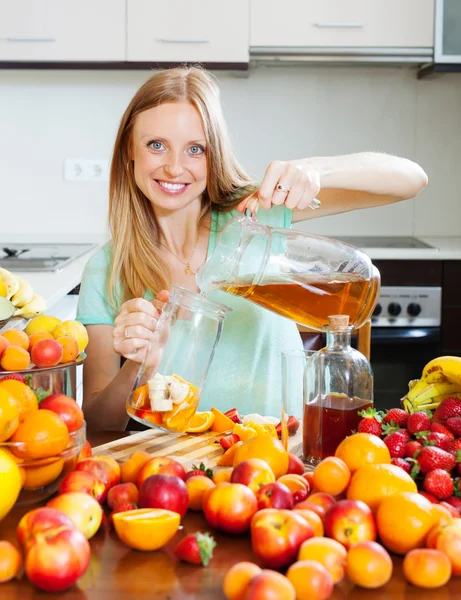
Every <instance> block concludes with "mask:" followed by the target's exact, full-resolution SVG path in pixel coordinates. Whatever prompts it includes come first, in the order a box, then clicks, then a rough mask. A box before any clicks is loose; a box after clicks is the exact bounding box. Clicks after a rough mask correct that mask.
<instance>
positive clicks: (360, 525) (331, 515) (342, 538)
mask: <svg viewBox="0 0 461 600" xmlns="http://www.w3.org/2000/svg"><path fill="white" fill-rule="evenodd" d="M324 527H325V535H326V536H327V537H330V538H332V539H334V540H336V541H337V542H339V543H340V544H342V545H343V546H344V547H345V548H347V549H348V548H350V547H351V545H352V544H356V543H357V542H369V541H375V540H376V522H375V519H374V517H373V513H372V512H371V509H370V508H369V506H368V505H367V504H365V502H362V501H361V500H339V502H336V504H334V506H332V507H331V508H330V510H329V511H328V512H327V513H326V515H325V519H324Z"/></svg>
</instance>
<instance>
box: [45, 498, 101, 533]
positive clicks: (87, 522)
mask: <svg viewBox="0 0 461 600" xmlns="http://www.w3.org/2000/svg"><path fill="white" fill-rule="evenodd" d="M47 506H50V507H51V508H57V509H58V510H61V511H62V512H63V513H65V514H66V515H67V516H68V517H70V519H72V521H73V523H74V525H75V527H76V528H77V529H78V530H79V531H81V532H82V533H83V535H84V536H85V537H86V538H87V539H90V538H92V537H93V536H94V534H95V533H96V532H97V531H98V529H99V526H100V525H101V519H102V508H101V505H100V504H99V502H98V501H97V500H95V499H94V498H93V496H90V495H89V494H85V493H83V492H68V493H66V494H61V495H60V496H56V497H55V498H53V499H52V500H50V501H49V502H48V504H47Z"/></svg>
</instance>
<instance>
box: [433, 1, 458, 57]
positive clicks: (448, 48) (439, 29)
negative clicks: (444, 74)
mask: <svg viewBox="0 0 461 600" xmlns="http://www.w3.org/2000/svg"><path fill="white" fill-rule="evenodd" d="M435 14H436V16H435V62H438V63H461V2H460V0H436V13H435Z"/></svg>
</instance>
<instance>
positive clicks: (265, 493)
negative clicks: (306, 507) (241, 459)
mask: <svg viewBox="0 0 461 600" xmlns="http://www.w3.org/2000/svg"><path fill="white" fill-rule="evenodd" d="M242 464H243V463H242ZM256 499H257V500H258V510H262V509H263V508H285V509H286V510H291V509H292V508H293V504H294V502H293V494H292V493H291V491H290V490H289V489H288V488H287V486H286V485H284V484H283V483H279V482H278V481H274V482H273V483H268V484H266V485H263V487H262V488H259V490H258V491H257V493H256Z"/></svg>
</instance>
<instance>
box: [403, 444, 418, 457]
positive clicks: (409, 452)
mask: <svg viewBox="0 0 461 600" xmlns="http://www.w3.org/2000/svg"><path fill="white" fill-rule="evenodd" d="M421 448H422V445H421V444H420V443H419V442H418V441H417V440H411V441H410V442H407V443H406V444H405V453H404V457H405V458H415V454H416V452H419V450H421Z"/></svg>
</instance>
